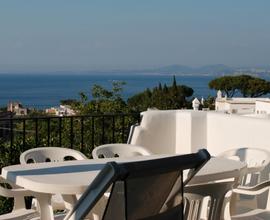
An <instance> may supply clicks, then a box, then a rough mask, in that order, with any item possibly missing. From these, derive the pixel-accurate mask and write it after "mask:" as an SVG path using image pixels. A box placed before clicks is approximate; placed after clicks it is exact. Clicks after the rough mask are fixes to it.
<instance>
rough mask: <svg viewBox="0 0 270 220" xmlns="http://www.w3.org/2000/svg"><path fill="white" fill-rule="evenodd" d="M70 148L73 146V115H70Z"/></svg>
mask: <svg viewBox="0 0 270 220" xmlns="http://www.w3.org/2000/svg"><path fill="white" fill-rule="evenodd" d="M70 148H73V117H70Z"/></svg>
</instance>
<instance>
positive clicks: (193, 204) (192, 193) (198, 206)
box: [184, 181, 234, 220]
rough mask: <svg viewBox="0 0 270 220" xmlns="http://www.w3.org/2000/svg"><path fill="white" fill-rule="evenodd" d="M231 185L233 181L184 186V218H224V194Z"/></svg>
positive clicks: (199, 219)
mask: <svg viewBox="0 0 270 220" xmlns="http://www.w3.org/2000/svg"><path fill="white" fill-rule="evenodd" d="M233 185H234V181H223V182H209V183H203V184H196V185H187V186H185V188H184V197H185V209H184V210H185V211H184V212H185V219H187V220H202V219H204V220H219V219H225V208H226V207H225V196H226V194H227V193H228V192H229V191H230V190H231V189H232V187H233Z"/></svg>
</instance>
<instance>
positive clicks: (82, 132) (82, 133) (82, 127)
mask: <svg viewBox="0 0 270 220" xmlns="http://www.w3.org/2000/svg"><path fill="white" fill-rule="evenodd" d="M83 121H84V118H83V116H82V117H81V151H83V135H84V130H83V129H84V126H83Z"/></svg>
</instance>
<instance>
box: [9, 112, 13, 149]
mask: <svg viewBox="0 0 270 220" xmlns="http://www.w3.org/2000/svg"><path fill="white" fill-rule="evenodd" d="M9 126H10V147H13V138H14V134H13V119H12V117H11V118H10V125H9Z"/></svg>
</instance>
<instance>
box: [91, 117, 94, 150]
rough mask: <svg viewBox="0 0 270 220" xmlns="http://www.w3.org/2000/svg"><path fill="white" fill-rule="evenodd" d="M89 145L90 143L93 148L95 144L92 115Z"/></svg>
mask: <svg viewBox="0 0 270 220" xmlns="http://www.w3.org/2000/svg"><path fill="white" fill-rule="evenodd" d="M91 126H92V128H91V131H92V132H91V145H92V148H94V146H95V118H94V116H92V123H91Z"/></svg>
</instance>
